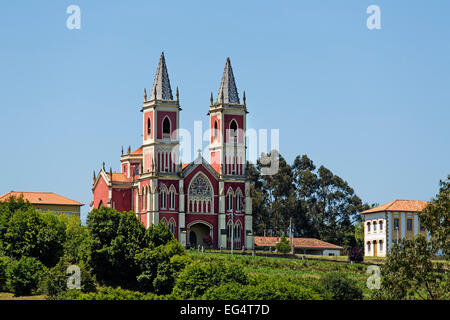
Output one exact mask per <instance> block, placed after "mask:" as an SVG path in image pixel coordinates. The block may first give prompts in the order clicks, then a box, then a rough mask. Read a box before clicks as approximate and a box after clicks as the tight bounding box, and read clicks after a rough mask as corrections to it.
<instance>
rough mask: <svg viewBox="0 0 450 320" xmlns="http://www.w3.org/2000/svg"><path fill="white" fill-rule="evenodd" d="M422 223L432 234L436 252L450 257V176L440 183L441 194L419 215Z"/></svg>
mask: <svg viewBox="0 0 450 320" xmlns="http://www.w3.org/2000/svg"><path fill="white" fill-rule="evenodd" d="M419 219H420V223H421V224H422V225H423V226H424V227H425V229H426V230H428V231H429V232H430V234H431V239H432V243H433V245H434V248H435V251H437V250H438V249H442V251H443V253H444V255H445V256H446V258H447V259H448V257H450V175H448V176H447V179H446V180H444V181H442V180H441V181H440V189H439V193H438V194H437V195H436V197H435V198H434V199H432V200H431V202H430V203H429V204H428V205H427V206H426V207H425V208H424V209H423V210H422V212H420V213H419Z"/></svg>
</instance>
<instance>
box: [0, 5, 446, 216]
mask: <svg viewBox="0 0 450 320" xmlns="http://www.w3.org/2000/svg"><path fill="white" fill-rule="evenodd" d="M71 4H76V5H79V6H80V8H81V30H68V29H67V28H66V19H67V17H68V14H66V8H67V7H68V6H69V5H71ZM371 4H376V5H379V6H380V8H381V25H382V28H381V30H368V29H367V28H366V19H367V17H368V15H367V14H366V8H367V7H368V6H369V5H371ZM449 12H450V2H449V1H445V0H434V1H425V0H421V1H399V0H398V1H381V0H372V1H365V0H346V1H344V0H340V1H337V0H329V1H323V0H322V1H317V0H308V1H176V2H175V1H158V2H156V1H99V0H97V1H88V0H85V1H76V0H72V1H63V0H60V1H2V2H1V4H0V101H1V102H0V103H1V111H2V112H1V116H0V134H1V137H2V144H1V157H0V168H1V169H0V170H1V174H0V193H1V194H3V193H6V192H8V191H10V190H17V191H52V192H56V193H60V194H62V195H65V196H68V197H70V198H73V199H75V200H78V201H81V202H83V203H85V204H86V205H85V206H84V207H83V209H82V217H83V219H84V218H85V217H86V215H87V212H88V208H89V203H90V201H91V199H92V196H91V184H92V171H93V170H94V169H95V170H96V171H97V172H98V170H99V169H100V167H101V163H102V161H105V162H106V167H107V168H109V167H110V166H112V167H113V170H115V171H118V170H119V167H120V161H119V159H120V151H121V146H122V145H123V146H128V145H131V146H132V148H136V147H138V146H139V145H140V143H141V139H142V138H141V130H142V128H141V125H142V121H141V113H140V112H139V107H140V104H141V101H142V96H143V88H144V87H146V88H151V86H152V83H153V78H154V73H155V70H156V66H157V62H158V58H159V55H160V53H161V51H164V52H165V55H166V61H167V66H168V70H169V76H170V80H171V84H172V88H173V89H175V87H176V86H178V87H179V89H180V98H181V103H182V107H183V111H182V112H181V126H182V127H184V128H187V129H189V130H191V131H192V130H193V122H194V120H203V123H204V126H206V125H207V120H208V117H207V116H206V113H207V111H208V106H209V95H210V92H211V91H213V92H214V94H217V91H218V88H219V82H220V77H221V74H222V71H223V67H224V63H225V59H226V57H230V58H231V63H232V66H233V70H234V74H235V77H236V82H237V86H238V89H239V92H240V94H241V96H242V90H246V95H247V107H248V109H249V111H250V114H249V115H248V126H249V127H252V128H256V129H261V128H267V129H271V128H279V129H280V142H281V145H280V152H281V154H282V155H283V156H284V157H285V158H286V159H287V160H288V161H290V162H291V161H293V159H294V158H295V156H296V155H298V154H307V155H308V156H309V157H310V158H311V159H313V160H314V162H315V164H316V165H318V166H319V165H324V166H326V167H327V168H329V169H331V170H332V171H333V172H334V173H335V174H337V175H339V176H341V177H342V178H344V179H345V180H346V181H348V182H349V184H350V185H351V186H352V187H353V188H354V189H355V191H356V193H357V194H358V195H359V196H360V197H361V198H362V199H363V201H366V202H368V203H374V202H379V203H384V202H387V201H390V200H393V199H418V200H429V199H430V198H431V197H432V196H434V195H435V194H436V192H437V190H438V182H439V179H443V178H444V177H445V176H446V175H447V174H448V173H450V170H449V169H450V168H449V164H450V143H449V138H450V130H449V119H450V90H449V86H450V18H449Z"/></svg>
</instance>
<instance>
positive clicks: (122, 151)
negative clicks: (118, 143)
mask: <svg viewBox="0 0 450 320" xmlns="http://www.w3.org/2000/svg"><path fill="white" fill-rule="evenodd" d="M122 156H123V146H122Z"/></svg>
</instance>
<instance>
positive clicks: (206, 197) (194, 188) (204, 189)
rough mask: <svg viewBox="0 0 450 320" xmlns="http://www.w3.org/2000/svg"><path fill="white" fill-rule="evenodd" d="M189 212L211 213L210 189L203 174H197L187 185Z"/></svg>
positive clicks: (211, 194)
mask: <svg viewBox="0 0 450 320" xmlns="http://www.w3.org/2000/svg"><path fill="white" fill-rule="evenodd" d="M188 195H189V199H188V204H189V208H188V209H189V212H209V213H212V212H213V201H212V196H213V192H212V187H211V185H210V183H209V180H208V178H207V177H206V176H205V175H204V174H202V173H201V174H198V175H197V176H196V177H195V178H194V179H193V180H192V181H191V183H190V184H189V192H188Z"/></svg>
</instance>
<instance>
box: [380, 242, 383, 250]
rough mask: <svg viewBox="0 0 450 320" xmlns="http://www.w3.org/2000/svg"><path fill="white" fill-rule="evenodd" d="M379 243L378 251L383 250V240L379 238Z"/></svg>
mask: <svg viewBox="0 0 450 320" xmlns="http://www.w3.org/2000/svg"><path fill="white" fill-rule="evenodd" d="M379 244H380V251H383V240H380V241H379Z"/></svg>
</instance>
